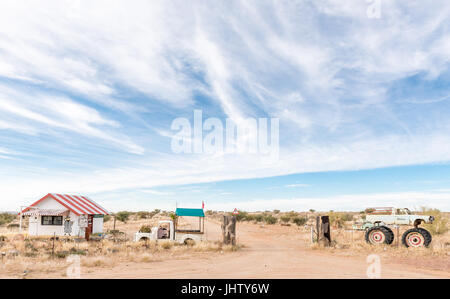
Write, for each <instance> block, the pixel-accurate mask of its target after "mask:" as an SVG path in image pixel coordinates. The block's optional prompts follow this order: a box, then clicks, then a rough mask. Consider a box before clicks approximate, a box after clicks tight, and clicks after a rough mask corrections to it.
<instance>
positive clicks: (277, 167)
mask: <svg viewBox="0 0 450 299" xmlns="http://www.w3.org/2000/svg"><path fill="white" fill-rule="evenodd" d="M367 5H368V4H367V3H366V2H365V1H362V0H351V1H337V0H320V1H314V2H308V1H245V2H242V1H227V2H220V3H219V4H218V3H207V2H204V1H191V2H189V3H187V2H185V1H174V2H170V3H168V2H167V1H151V2H148V1H133V3H131V4H130V3H125V2H124V1H112V2H111V1H95V2H92V1H77V2H67V1H51V0H47V1H40V2H39V3H35V2H33V1H27V2H17V1H10V0H5V1H2V3H1V4H0V116H1V118H0V138H1V141H2V146H5V147H7V148H11V149H12V150H14V151H17V152H21V151H22V149H24V148H25V149H26V151H27V152H29V153H30V152H31V153H39V157H43V156H45V155H46V152H51V153H52V155H53V154H54V153H56V154H57V158H53V159H52V156H51V155H50V154H47V157H48V159H46V161H45V164H44V165H43V163H44V162H43V161H42V159H34V160H32V159H26V161H25V162H23V164H20V165H15V166H18V167H17V169H22V170H23V169H27V168H33V169H34V168H41V167H43V168H48V169H49V170H50V171H49V174H48V175H47V176H45V178H42V177H41V178H40V180H39V182H40V186H44V187H45V188H44V187H39V188H38V187H37V185H36V184H35V183H34V182H35V179H36V178H34V177H31V176H30V177H26V178H22V175H21V174H22V173H23V172H21V173H19V171H18V170H16V171H17V173H13V174H12V175H14V176H15V177H16V178H18V179H17V181H16V182H18V183H17V184H18V185H16V187H17V188H18V187H20V186H32V187H34V188H37V189H34V191H33V192H34V193H33V196H34V194H35V193H38V192H37V190H39V192H41V191H42V192H44V191H45V190H47V189H53V188H55V187H54V186H55V183H54V182H55V178H58V177H61V173H63V174H64V175H67V173H69V174H70V179H68V178H67V177H66V178H65V179H64V180H61V181H59V183H60V185H59V186H63V187H64V188H62V187H61V188H62V189H70V190H74V191H76V190H78V189H80V191H85V192H109V191H113V190H119V189H122V188H125V189H126V188H152V187H155V186H158V185H170V184H189V183H198V182H207V181H218V180H233V179H243V178H255V177H264V176H277V175H284V174H290V173H298V172H320V171H328V170H343V169H347V170H348V169H351V170H357V169H366V168H377V167H386V166H395V165H411V164H421V163H434V162H445V161H449V160H450V154H449V152H448V150H447V149H448V148H450V141H449V138H448V136H449V134H450V122H449V121H448V117H446V115H448V113H449V112H450V106H448V103H447V101H446V100H443V99H446V97H447V96H448V93H449V92H450V89H449V88H448V86H449V85H448V82H449V78H450V69H449V63H450V54H449V53H450V39H449V37H448V34H447V33H448V29H447V28H448V25H449V21H448V20H449V19H450V5H449V3H448V1H444V0H439V1H436V2H434V4H433V5H429V4H427V3H424V2H423V1H416V0H414V1H408V2H403V1H382V6H381V9H382V11H381V18H380V19H370V18H368V17H367V13H366V11H367ZM417 86H422V88H421V89H420V90H419V89H417ZM412 87H416V89H413V88H412ZM425 103H426V105H419V104H425ZM199 107H201V108H202V109H203V110H204V114H205V115H208V116H215V117H220V118H225V117H229V118H232V119H234V120H235V121H237V122H239V121H242V120H243V119H245V118H246V117H278V118H279V119H280V126H281V127H280V146H281V149H280V160H279V161H269V162H268V161H265V160H264V159H261V158H260V157H247V156H215V157H211V156H188V157H186V156H176V155H173V154H172V153H171V152H170V148H169V146H170V137H171V136H172V134H171V132H170V123H171V121H172V120H173V119H174V118H176V117H179V116H186V115H188V116H189V115H192V111H193V110H194V109H196V108H199ZM32 137H33V138H34V139H31V138H32ZM97 141H98V142H97ZM77 143H78V144H80V143H81V144H82V145H84V146H83V149H77V151H76V152H74V150H73V145H74V144H77ZM97 143H98V144H97ZM3 144H5V145H3ZM56 154H55V155H56ZM128 154H134V155H128ZM135 154H138V155H135ZM3 155H4V156H7V155H6V154H3ZM107 158H108V159H107ZM55 160H57V161H58V163H55ZM67 161H70V164H69V163H68V162H67ZM53 163H55V164H58V165H53ZM76 163H79V165H89V167H84V168H83V167H81V166H80V168H81V169H79V168H77V169H76V170H73V169H72V168H70V167H72V165H74V164H76ZM100 165H101V166H100ZM19 166H20V167H19ZM8 167H9V168H8V171H9V170H12V171H14V170H13V169H14V167H12V166H11V165H8ZM62 177H64V176H62ZM65 180H70V182H66V181H65ZM52 187H53V188H52ZM25 189H31V188H25ZM10 192H11V194H13V195H14V194H15V193H14V190H13V189H11V190H10ZM61 192H67V191H65V190H62V191H61ZM27 196H31V195H30V194H28V195H26V194H23V195H21V196H20V198H23V197H27ZM18 198H19V197H18Z"/></svg>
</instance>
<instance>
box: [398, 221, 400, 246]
mask: <svg viewBox="0 0 450 299" xmlns="http://www.w3.org/2000/svg"><path fill="white" fill-rule="evenodd" d="M399 246H400V225H397V247H399Z"/></svg>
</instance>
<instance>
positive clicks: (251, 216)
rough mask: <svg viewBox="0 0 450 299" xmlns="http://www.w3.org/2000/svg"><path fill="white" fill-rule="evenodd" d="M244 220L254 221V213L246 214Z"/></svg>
mask: <svg viewBox="0 0 450 299" xmlns="http://www.w3.org/2000/svg"><path fill="white" fill-rule="evenodd" d="M244 220H245V221H255V215H253V214H248V215H247V216H246V217H245V219H244Z"/></svg>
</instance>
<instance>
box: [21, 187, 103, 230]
mask: <svg viewBox="0 0 450 299" xmlns="http://www.w3.org/2000/svg"><path fill="white" fill-rule="evenodd" d="M105 215H109V212H108V211H107V210H106V209H104V208H103V207H102V206H100V205H99V204H98V203H96V202H94V201H93V200H92V199H90V198H88V197H86V196H80V195H66V194H54V193H49V194H47V195H46V196H44V197H43V198H41V199H39V200H38V201H36V202H35V203H33V204H32V205H31V206H29V207H27V208H26V209H24V210H23V211H21V212H20V216H21V223H22V220H23V219H24V218H25V217H28V219H29V220H28V234H29V235H30V236H53V235H56V236H77V237H81V238H86V239H89V237H90V235H92V234H96V233H103V218H104V216H105Z"/></svg>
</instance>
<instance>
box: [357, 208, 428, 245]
mask: <svg viewBox="0 0 450 299" xmlns="http://www.w3.org/2000/svg"><path fill="white" fill-rule="evenodd" d="M366 211H367V216H366V220H365V222H364V223H363V225H362V226H361V228H363V229H365V230H366V234H365V239H366V241H367V243H370V244H392V242H393V241H394V232H393V231H392V230H391V229H390V228H389V227H388V225H412V226H414V228H411V229H409V230H407V231H406V232H405V233H404V234H403V236H402V243H403V245H405V246H406V247H423V246H425V247H427V246H428V245H429V244H430V243H431V240H432V237H431V233H430V232H429V231H427V230H426V229H424V228H421V227H419V225H421V224H422V223H433V221H434V217H433V216H428V215H417V214H412V213H411V211H410V210H409V209H407V208H400V209H396V208H392V207H388V208H384V207H383V208H369V209H366Z"/></svg>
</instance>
